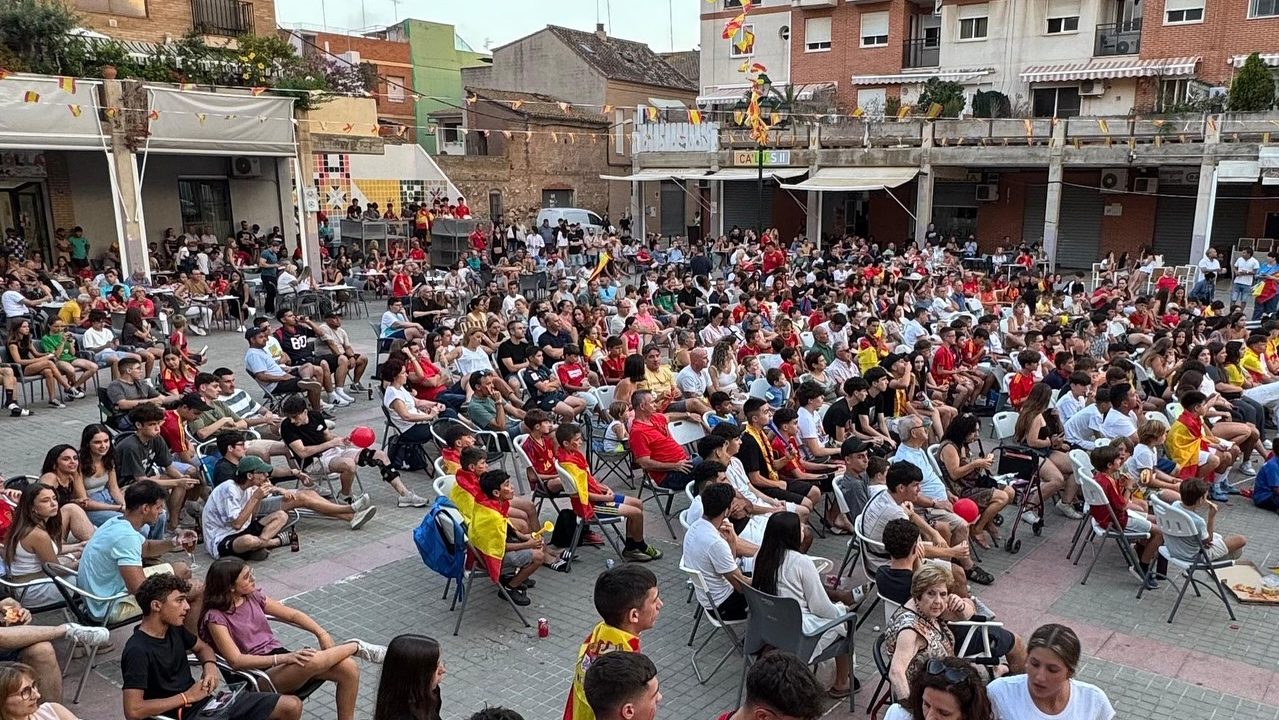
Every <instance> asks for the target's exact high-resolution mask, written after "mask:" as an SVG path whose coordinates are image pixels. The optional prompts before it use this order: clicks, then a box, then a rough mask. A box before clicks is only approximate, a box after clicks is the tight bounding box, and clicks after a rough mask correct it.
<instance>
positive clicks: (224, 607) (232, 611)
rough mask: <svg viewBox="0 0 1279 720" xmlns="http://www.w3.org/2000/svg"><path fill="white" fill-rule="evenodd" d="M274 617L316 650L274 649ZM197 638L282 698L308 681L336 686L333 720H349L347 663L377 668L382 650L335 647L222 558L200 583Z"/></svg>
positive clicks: (355, 690)
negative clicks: (265, 679)
mask: <svg viewBox="0 0 1279 720" xmlns="http://www.w3.org/2000/svg"><path fill="white" fill-rule="evenodd" d="M268 616H270V617H274V618H277V619H279V620H280V621H282V622H286V623H288V624H290V625H292V626H294V627H297V628H301V629H302V630H305V631H307V632H309V633H311V634H312V635H314V636H315V639H316V640H317V641H318V643H319V646H320V647H319V649H315V648H309V647H308V648H303V649H301V650H298V651H293V652H291V651H289V650H288V649H286V648H285V647H284V645H283V644H282V643H280V641H279V639H278V638H276V636H275V631H274V630H272V629H271V624H270V623H269V622H268V621H267V617H268ZM198 628H199V632H200V637H201V638H202V639H203V640H204V641H205V642H207V643H209V645H210V646H212V647H213V649H214V650H215V651H216V652H217V653H218V655H220V656H222V657H223V658H225V659H226V661H227V663H228V664H229V665H230V666H231V667H232V669H235V670H249V669H253V670H260V671H262V672H265V673H266V674H267V675H268V676H269V677H270V678H271V683H272V684H273V685H275V689H276V691H278V692H280V693H283V694H287V693H291V692H295V691H297V690H298V689H299V688H301V687H302V686H303V685H306V684H307V683H308V682H310V681H312V680H328V681H331V682H332V683H333V684H334V685H336V686H337V688H336V692H335V695H336V696H337V716H338V720H354V719H355V701H356V697H357V695H358V694H359V691H360V668H359V666H358V665H356V663H355V661H354V660H352V658H353V657H359V658H362V659H364V660H367V661H369V662H372V663H381V662H382V659H383V657H384V656H385V655H386V648H385V647H382V646H381V645H372V644H369V643H366V642H364V641H363V640H348V641H346V642H344V643H341V644H338V643H335V642H333V638H331V637H329V634H328V633H327V632H325V630H324V628H322V627H320V625H319V623H317V622H315V620H313V619H311V617H310V616H309V615H307V614H306V613H304V612H302V611H301V610H297V609H295V608H291V607H289V606H288V605H285V604H284V603H282V602H280V601H278V600H273V599H271V598H269V597H267V596H266V594H265V593H263V592H262V590H261V589H259V588H258V585H257V582H256V581H255V580H254V577H253V568H251V567H250V566H249V565H248V564H247V563H246V562H245V561H244V560H241V559H240V558H237V557H224V558H220V559H218V560H215V561H214V562H213V564H212V565H210V566H209V572H208V575H206V576H205V580H204V607H203V608H202V609H201V610H200V621H199V624H198Z"/></svg>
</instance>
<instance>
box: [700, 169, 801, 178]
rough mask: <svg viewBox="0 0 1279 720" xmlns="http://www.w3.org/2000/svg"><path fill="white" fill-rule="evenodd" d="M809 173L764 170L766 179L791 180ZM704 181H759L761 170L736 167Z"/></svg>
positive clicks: (721, 171)
mask: <svg viewBox="0 0 1279 720" xmlns="http://www.w3.org/2000/svg"><path fill="white" fill-rule="evenodd" d="M806 172H808V168H770V167H766V168H764V177H765V178H776V179H780V180H789V179H790V178H793V177H799V176H800V175H803V174H804V173H806ZM702 179H703V180H759V168H753V167H736V168H725V169H723V170H720V171H719V172H713V173H711V174H710V175H707V176H706V177H704V178H702Z"/></svg>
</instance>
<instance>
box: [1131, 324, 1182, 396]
mask: <svg viewBox="0 0 1279 720" xmlns="http://www.w3.org/2000/svg"><path fill="white" fill-rule="evenodd" d="M1192 352H1193V350H1192ZM1137 362H1138V363H1139V364H1140V365H1141V367H1142V369H1143V370H1145V371H1146V373H1145V379H1144V380H1142V381H1141V384H1142V389H1143V390H1145V391H1146V395H1147V396H1149V398H1150V399H1151V400H1155V399H1158V400H1159V401H1161V402H1166V401H1167V400H1168V398H1169V397H1170V396H1169V394H1168V378H1169V377H1171V376H1172V371H1173V368H1174V367H1175V366H1176V364H1177V351H1176V349H1175V348H1174V347H1173V345H1172V338H1171V337H1168V336H1166V335H1165V336H1164V337H1161V338H1159V339H1158V340H1156V341H1155V343H1154V344H1153V345H1151V346H1150V347H1149V348H1147V349H1146V351H1145V352H1144V353H1142V354H1141V359H1140V360H1138V361H1137Z"/></svg>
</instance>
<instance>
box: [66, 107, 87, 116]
mask: <svg viewBox="0 0 1279 720" xmlns="http://www.w3.org/2000/svg"><path fill="white" fill-rule="evenodd" d="M67 109H68V110H70V111H71V115H72V116H74V117H80V113H81V112H83V111H82V110H81V109H80V106H79V105H68V106H67Z"/></svg>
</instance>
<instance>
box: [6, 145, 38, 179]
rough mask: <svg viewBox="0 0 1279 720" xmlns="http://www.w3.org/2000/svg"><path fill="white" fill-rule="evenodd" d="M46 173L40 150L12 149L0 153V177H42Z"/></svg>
mask: <svg viewBox="0 0 1279 720" xmlns="http://www.w3.org/2000/svg"><path fill="white" fill-rule="evenodd" d="M47 174H48V173H47V172H46V171H45V167H44V153H42V152H28V151H25V150H14V151H6V152H4V153H2V154H0V177H23V178H42V177H45V176H46V175H47Z"/></svg>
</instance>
